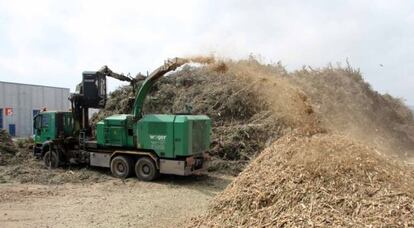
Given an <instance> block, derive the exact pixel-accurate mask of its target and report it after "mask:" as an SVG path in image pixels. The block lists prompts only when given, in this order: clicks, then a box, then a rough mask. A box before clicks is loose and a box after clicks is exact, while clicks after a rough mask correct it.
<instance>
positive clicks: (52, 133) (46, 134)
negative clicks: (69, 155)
mask: <svg viewBox="0 0 414 228" xmlns="http://www.w3.org/2000/svg"><path fill="white" fill-rule="evenodd" d="M33 129H34V133H35V134H34V137H33V139H34V142H35V145H34V149H33V154H34V155H35V156H36V157H41V156H42V155H43V153H44V152H45V151H44V149H45V143H46V142H49V141H53V140H56V139H58V138H65V137H69V136H72V134H73V130H74V120H73V116H72V113H71V112H58V111H46V112H41V113H39V114H37V115H36V116H35V117H34V118H33Z"/></svg>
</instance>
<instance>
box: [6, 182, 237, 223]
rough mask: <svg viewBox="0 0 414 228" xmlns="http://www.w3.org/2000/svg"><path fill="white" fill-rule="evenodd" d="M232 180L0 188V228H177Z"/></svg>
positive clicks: (18, 185) (12, 184) (70, 184)
mask: <svg viewBox="0 0 414 228" xmlns="http://www.w3.org/2000/svg"><path fill="white" fill-rule="evenodd" d="M231 180H232V177H229V176H222V175H212V174H209V176H193V177H176V176H163V177H161V178H160V179H159V180H157V181H156V182H141V181H138V180H137V179H135V178H129V179H126V180H124V181H123V180H119V179H115V178H109V180H106V181H104V182H99V183H85V184H82V183H66V184H61V185H38V184H20V183H4V184H0V227H178V226H182V225H184V224H186V223H187V222H188V221H189V218H191V217H193V216H197V215H200V214H201V213H203V212H204V211H205V210H206V208H207V205H208V202H209V201H210V199H211V198H212V197H213V196H215V195H216V194H217V193H218V192H220V191H222V190H223V189H224V188H225V187H226V186H227V185H228V184H229V183H230V182H231Z"/></svg>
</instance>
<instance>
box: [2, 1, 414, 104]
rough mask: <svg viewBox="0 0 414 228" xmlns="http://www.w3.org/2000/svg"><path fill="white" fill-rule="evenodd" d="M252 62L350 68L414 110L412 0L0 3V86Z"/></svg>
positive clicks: (112, 82)
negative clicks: (196, 59) (168, 64)
mask: <svg viewBox="0 0 414 228" xmlns="http://www.w3.org/2000/svg"><path fill="white" fill-rule="evenodd" d="M250 54H254V55H257V56H260V57H261V60H262V61H263V62H265V63H270V62H278V61H281V62H282V64H283V65H285V66H286V67H287V69H288V70H295V69H298V68H301V67H302V66H304V65H310V66H312V67H323V66H326V65H328V64H329V63H333V64H336V63H338V62H342V63H345V61H346V60H348V61H349V62H350V64H351V65H352V66H354V67H356V68H360V70H361V72H362V73H363V76H364V78H365V79H366V80H367V81H368V82H369V83H370V84H371V85H372V86H373V88H374V89H375V90H378V91H379V92H381V93H389V94H391V95H393V96H396V97H400V98H403V99H404V100H405V101H406V102H407V103H408V104H411V105H413V104H414V74H413V72H414V64H413V61H414V1H412V0H406V1H402V0H401V1H399V0H393V1H390V0H377V1H372V0H371V1H368V0H347V1H345V0H330V1H328V0H325V1H320V0H319V1H318V0H314V1H305V0H303V1H294V0H291V1H288V0H286V1H276V0H275V1H270V0H269V1H264V0H227V1H226V0H221V1H219V0H192V1H189V0H188V1H186V0H176V1H167V0H166V1H159V0H151V1H148V0H146V1H138V0H130V1H129V0H125V1H124V0H117V1H104V0H100V1H98V0H96V1H95V0H82V1H81V0H71V1H57V0H55V1H52V0H36V1H30V0H27V1H21V0H13V1H10V0H0V81H11V82H19V83H29V84H42V85H49V86H58V87H68V88H71V90H72V91H73V90H74V89H75V86H76V84H77V83H79V82H80V80H81V74H82V71H85V70H98V69H99V68H100V67H101V66H103V65H108V66H109V67H110V68H111V69H112V70H114V71H115V72H122V73H131V74H132V75H135V74H136V73H138V72H142V73H146V72H147V71H150V72H151V71H152V70H154V69H155V68H156V67H158V66H159V65H161V64H162V63H163V61H164V60H165V59H167V58H170V57H176V56H178V57H179V56H189V55H215V56H219V57H225V58H234V59H240V58H246V57H248V56H249V55H250ZM119 85H120V82H117V81H115V80H109V82H108V86H109V87H110V88H111V89H114V88H116V87H117V86H119Z"/></svg>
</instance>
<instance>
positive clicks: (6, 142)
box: [0, 129, 17, 165]
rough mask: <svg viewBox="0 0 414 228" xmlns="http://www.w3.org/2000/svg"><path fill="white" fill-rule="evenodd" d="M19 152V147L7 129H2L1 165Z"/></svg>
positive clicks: (0, 142) (0, 131)
mask: <svg viewBox="0 0 414 228" xmlns="http://www.w3.org/2000/svg"><path fill="white" fill-rule="evenodd" d="M16 153H17V147H16V145H15V144H14V143H13V140H12V138H11V136H10V135H9V133H7V131H6V130H4V129H1V130H0V165H2V164H5V163H6V162H7V161H8V159H10V158H11V157H13V156H14V155H15V154H16Z"/></svg>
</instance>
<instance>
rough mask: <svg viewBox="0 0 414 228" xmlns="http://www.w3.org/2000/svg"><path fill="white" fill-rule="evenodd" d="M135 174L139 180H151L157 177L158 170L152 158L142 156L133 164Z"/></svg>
mask: <svg viewBox="0 0 414 228" xmlns="http://www.w3.org/2000/svg"><path fill="white" fill-rule="evenodd" d="M135 174H136V175H137V177H138V179H140V180H143V181H152V180H154V179H155V178H157V177H158V175H159V172H158V170H157V167H155V163H154V161H153V160H152V159H150V158H148V157H142V158H140V159H138V161H137V163H136V164H135Z"/></svg>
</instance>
